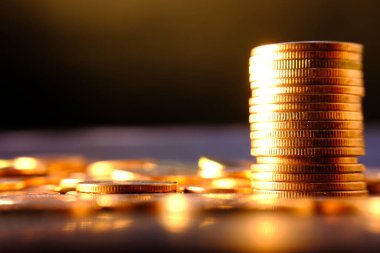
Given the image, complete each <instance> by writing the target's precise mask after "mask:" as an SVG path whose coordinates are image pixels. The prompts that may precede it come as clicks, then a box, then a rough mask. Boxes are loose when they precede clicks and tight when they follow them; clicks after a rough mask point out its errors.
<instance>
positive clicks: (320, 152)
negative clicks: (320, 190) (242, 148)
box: [251, 147, 365, 156]
mask: <svg viewBox="0 0 380 253" xmlns="http://www.w3.org/2000/svg"><path fill="white" fill-rule="evenodd" d="M251 155H253V156H361V155H365V149H364V148H362V147H359V148H358V147H339V148H337V147H334V148H330V147H328V148H252V149H251Z"/></svg>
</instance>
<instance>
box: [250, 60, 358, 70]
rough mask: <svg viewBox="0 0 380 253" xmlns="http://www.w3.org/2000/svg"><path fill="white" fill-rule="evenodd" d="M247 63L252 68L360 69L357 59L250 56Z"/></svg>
mask: <svg viewBox="0 0 380 253" xmlns="http://www.w3.org/2000/svg"><path fill="white" fill-rule="evenodd" d="M252 58H253V59H251V60H250V62H249V65H250V67H252V69H253V70H257V71H260V70H263V71H265V70H283V69H286V70H288V69H306V68H335V69H361V68H362V64H361V62H359V61H351V60H344V59H338V60H336V59H292V60H268V59H267V58H265V57H261V58H260V57H252Z"/></svg>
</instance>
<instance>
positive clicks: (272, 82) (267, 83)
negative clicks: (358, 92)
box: [249, 76, 364, 89]
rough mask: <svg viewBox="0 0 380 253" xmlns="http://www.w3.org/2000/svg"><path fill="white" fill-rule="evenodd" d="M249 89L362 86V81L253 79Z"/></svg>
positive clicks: (346, 78) (349, 79)
mask: <svg viewBox="0 0 380 253" xmlns="http://www.w3.org/2000/svg"><path fill="white" fill-rule="evenodd" d="M249 81H250V82H251V88H252V89H254V88H260V87H276V86H281V87H283V86H312V85H332V86H334V85H347V86H363V85H364V80H363V79H362V78H352V77H320V76H310V77H292V78H268V79H264V80H255V79H254V78H253V77H250V78H249Z"/></svg>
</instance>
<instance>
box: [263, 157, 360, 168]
mask: <svg viewBox="0 0 380 253" xmlns="http://www.w3.org/2000/svg"><path fill="white" fill-rule="evenodd" d="M256 162H257V163H259V164H260V163H261V164H265V163H274V164H308V165H309V164H347V163H358V162H359V159H358V158H357V157H319V156H316V157H262V156H259V157H256ZM361 171H362V170H361Z"/></svg>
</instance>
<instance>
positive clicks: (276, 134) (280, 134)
mask: <svg viewBox="0 0 380 253" xmlns="http://www.w3.org/2000/svg"><path fill="white" fill-rule="evenodd" d="M250 137H251V139H267V138H281V139H286V138H362V137H363V131H362V130H280V131H273V130H268V131H252V132H251V133H250Z"/></svg>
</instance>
